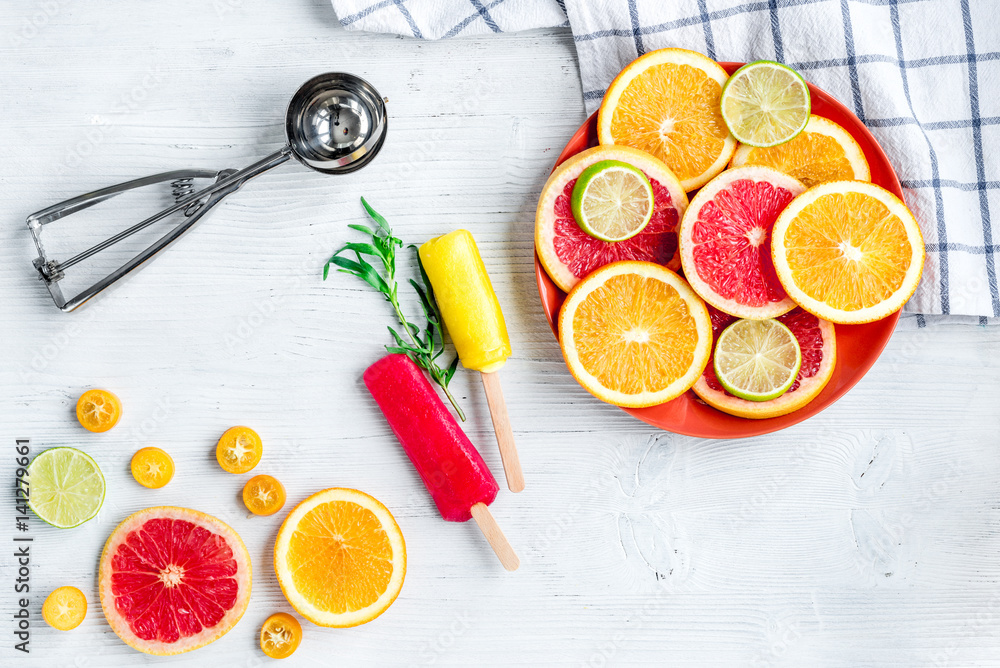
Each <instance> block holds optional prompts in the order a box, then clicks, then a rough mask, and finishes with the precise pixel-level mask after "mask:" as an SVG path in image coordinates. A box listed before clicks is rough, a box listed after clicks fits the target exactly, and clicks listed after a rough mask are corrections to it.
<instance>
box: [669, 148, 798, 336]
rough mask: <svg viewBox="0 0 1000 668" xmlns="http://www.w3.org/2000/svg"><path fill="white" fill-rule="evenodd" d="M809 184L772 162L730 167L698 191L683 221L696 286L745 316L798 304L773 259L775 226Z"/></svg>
mask: <svg viewBox="0 0 1000 668" xmlns="http://www.w3.org/2000/svg"><path fill="white" fill-rule="evenodd" d="M804 191H805V186H803V185H802V184H801V183H799V182H798V181H796V180H795V179H793V178H792V177H790V176H788V175H787V174H782V173H781V172H778V171H775V170H773V169H771V168H769V167H741V168H738V169H730V170H727V171H725V172H723V173H722V174H720V175H719V176H717V177H715V178H714V179H712V180H711V181H710V182H709V183H708V184H707V185H706V186H705V187H704V188H702V189H701V190H700V191H698V194H697V195H695V197H694V199H692V200H691V205H690V206H688V209H687V212H686V213H685V214H684V218H683V220H682V221H681V226H680V231H679V237H680V250H681V265H682V266H683V267H684V276H685V277H686V278H687V280H688V282H689V283H690V284H691V287H692V288H693V289H694V291H695V292H697V293H698V294H699V295H700V296H701V297H702V298H703V299H704V300H705V301H706V302H708V303H709V304H711V305H712V306H714V307H715V308H717V309H719V310H721V311H725V312H726V313H729V314H730V315H735V316H737V317H739V318H752V319H763V318H773V317H775V316H778V315H781V314H782V313H787V312H788V311H790V310H792V309H793V308H795V302H793V301H792V300H791V299H789V297H788V295H787V294H786V292H785V289H784V288H783V287H782V286H781V283H780V282H779V281H778V277H777V275H776V274H775V272H774V266H773V264H772V261H771V228H772V227H773V225H774V221H775V220H777V218H778V215H779V214H780V213H781V212H782V211H783V210H784V208H785V207H786V206H788V204H789V202H791V201H792V200H793V199H794V198H795V196H797V195H799V194H801V193H802V192H804Z"/></svg>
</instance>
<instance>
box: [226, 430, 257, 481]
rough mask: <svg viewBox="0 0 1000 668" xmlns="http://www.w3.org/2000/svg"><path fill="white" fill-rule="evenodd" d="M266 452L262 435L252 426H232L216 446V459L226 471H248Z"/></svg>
mask: <svg viewBox="0 0 1000 668" xmlns="http://www.w3.org/2000/svg"><path fill="white" fill-rule="evenodd" d="M263 454H264V446H263V443H261V440H260V436H259V435H258V434H257V432H255V431H254V430H253V429H251V428H250V427H232V428H230V429H227V430H226V433H224V434H223V435H222V438H220V439H219V443H218V445H216V446H215V459H216V460H217V461H218V462H219V466H221V467H222V470H223V471H225V472H226V473H246V472H247V471H250V470H252V469H253V467H255V466H257V464H258V463H259V462H260V458H261V456H262V455H263Z"/></svg>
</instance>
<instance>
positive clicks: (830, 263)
mask: <svg viewBox="0 0 1000 668" xmlns="http://www.w3.org/2000/svg"><path fill="white" fill-rule="evenodd" d="M771 248H772V254H773V259H774V268H775V270H776V271H777V274H778V279H779V280H780V281H781V284H782V285H783V286H784V288H785V290H786V291H787V292H788V295H789V296H790V297H791V298H792V299H794V300H795V302H796V303H797V304H799V305H800V306H801V307H802V308H804V309H805V310H807V311H809V312H810V313H813V314H815V315H816V316H817V317H820V318H823V319H825V320H830V321H831V322H835V323H845V324H858V323H865V322H871V321H873V320H879V319H881V318H884V317H886V316H887V315H889V314H890V313H894V312H895V311H898V310H899V309H900V308H902V306H903V304H905V303H906V300H908V299H909V298H910V295H912V294H913V291H914V290H916V287H917V283H918V282H919V281H920V273H921V271H922V269H923V265H924V241H923V237H921V235H920V228H919V227H918V226H917V221H916V220H915V219H914V218H913V214H912V213H910V210H909V209H907V208H906V205H905V204H903V202H902V201H901V200H900V199H899V198H897V197H896V196H895V195H893V194H892V193H890V192H888V191H887V190H885V189H883V188H880V187H879V186H876V185H874V184H871V183H864V182H862V181H833V182H830V183H824V184H822V185H819V186H816V187H815V188H811V189H810V190H808V191H806V192H805V193H804V194H802V195H800V196H799V197H797V198H796V199H795V200H794V201H792V203H791V204H789V205H788V207H787V208H785V210H784V211H783V212H782V213H781V215H780V216H778V220H777V222H775V224H774V231H773V233H772V239H771Z"/></svg>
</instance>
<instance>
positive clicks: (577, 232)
mask: <svg viewBox="0 0 1000 668" xmlns="http://www.w3.org/2000/svg"><path fill="white" fill-rule="evenodd" d="M601 160H620V161H622V162H626V163H628V164H630V165H632V166H634V167H636V168H638V169H640V170H641V171H642V172H643V174H645V175H646V178H648V179H649V182H650V184H651V185H652V186H653V216H652V218H651V219H650V221H649V223H648V224H647V225H646V227H645V228H643V230H642V231H641V232H640V233H639V234H637V235H635V236H634V237H632V238H630V239H626V240H625V241H615V242H608V241H601V240H600V239H595V238H594V237H592V236H590V235H588V234H587V233H586V232H584V231H583V230H582V229H580V226H579V225H578V224H577V222H576V220H575V219H574V218H573V211H572V207H571V200H572V196H573V186H574V185H576V180H577V178H578V177H579V176H580V173H581V172H583V170H584V169H586V168H587V167H589V166H590V165H592V164H594V163H595V162H600V161H601ZM686 208H687V195H686V194H685V193H684V189H683V188H682V187H681V185H680V182H679V181H678V180H677V177H675V176H674V174H673V172H671V171H670V169H669V168H668V167H667V166H666V165H665V164H663V163H662V162H661V161H659V160H658V159H656V158H654V157H653V156H651V155H649V154H648V153H644V152H642V151H638V150H636V149H632V148H628V147H624V146H597V147H594V148H591V149H588V150H586V151H583V152H581V153H578V154H577V155H575V156H573V157H572V158H570V159H569V160H567V161H566V162H564V163H562V164H561V165H559V166H558V167H557V168H556V169H555V171H554V172H553V173H552V176H550V177H549V180H548V182H547V183H546V184H545V187H544V188H543V189H542V196H541V197H540V198H539V200H538V209H537V211H536V214H535V249H536V250H537V251H538V257H539V259H540V260H541V262H542V266H543V267H544V268H545V271H546V273H548V275H549V276H550V277H551V278H552V280H553V281H554V282H555V284H556V285H558V286H559V287H560V288H561V289H562V290H563V291H564V292H569V291H570V290H571V289H573V286H575V285H576V284H577V283H579V282H580V280H581V279H582V278H583V277H585V276H587V275H588V274H590V273H591V272H593V271H594V270H596V269H599V268H601V267H603V266H604V265H606V264H611V263H612V262H618V261H621V260H639V261H645V262H656V263H657V264H662V265H663V266H665V267H667V268H669V269H673V270H676V269H679V268H680V258H679V257H678V255H677V226H678V223H679V222H680V220H681V216H683V215H684V210H685V209H686Z"/></svg>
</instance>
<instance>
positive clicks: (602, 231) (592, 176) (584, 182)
mask: <svg viewBox="0 0 1000 668" xmlns="http://www.w3.org/2000/svg"><path fill="white" fill-rule="evenodd" d="M615 171H618V172H622V171H624V172H627V173H629V174H630V175H632V176H633V177H635V179H634V181H633V183H636V182H637V183H638V184H639V185H640V188H641V189H642V191H643V192H642V195H643V197H642V202H643V203H645V205H646V206H645V208H646V211H645V214H644V216H643V218H642V219H641V220H639V221H638V222H636V221H635V220H633V221H631V223H630V224H629V225H628V227H627V228H626V229H621V228H618V229H617V232H618V233H617V234H610V233H609V230H610V229H613V228H611V227H610V226H609V225H608V223H609V222H610V221H608V220H600V221H599V220H596V219H595V220H592V219H591V217H590V216H588V215H587V207H585V200H587V199H594V198H597V197H599V195H596V194H595V192H594V191H595V189H598V188H595V185H597V184H601V183H602V182H606V181H607V179H608V177H609V176H610V175H611V173H612V172H615ZM633 192H634V190H633ZM638 199H639V198H638V197H637V198H636V201H638ZM605 202H607V200H605ZM618 203H619V204H620V201H619V202H618ZM654 206H655V200H654V197H653V185H652V184H651V183H650V182H649V178H648V177H647V176H646V174H645V173H643V171H642V170H641V169H639V168H638V167H635V166H634V165H630V164H628V163H627V162H622V161H621V160H601V161H599V162H595V163H594V164H592V165H590V166H589V167H587V168H586V169H584V170H583V171H582V172H581V173H580V176H579V177H577V180H576V185H574V186H573V196H572V197H571V199H570V207H571V209H572V211H573V218H574V219H575V220H576V224H577V225H579V226H580V229H581V230H583V231H584V232H586V233H587V234H589V235H590V236H592V237H594V238H595V239H600V240H601V241H607V242H616V241H625V240H626V239H631V238H632V237H634V236H635V235H637V234H639V233H640V232H642V231H643V229H645V227H646V225H648V224H649V221H650V220H651V219H652V218H653V210H654ZM591 208H592V207H591ZM619 211H620V209H619ZM609 213H610V212H609ZM599 223H604V224H603V225H602V224H599Z"/></svg>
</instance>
